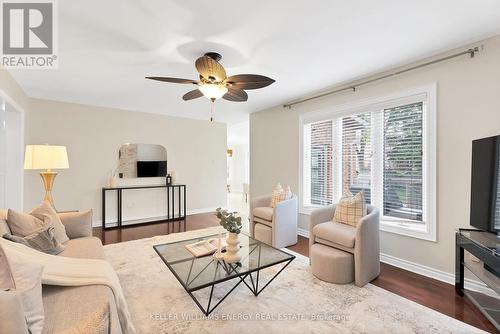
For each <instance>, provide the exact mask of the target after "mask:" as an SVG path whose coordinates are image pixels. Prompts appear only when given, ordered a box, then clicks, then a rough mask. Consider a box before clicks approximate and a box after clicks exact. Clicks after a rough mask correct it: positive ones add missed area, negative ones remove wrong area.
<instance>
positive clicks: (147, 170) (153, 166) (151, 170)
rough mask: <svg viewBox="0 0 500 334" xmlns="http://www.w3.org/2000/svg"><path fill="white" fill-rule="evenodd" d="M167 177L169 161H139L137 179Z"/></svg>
mask: <svg viewBox="0 0 500 334" xmlns="http://www.w3.org/2000/svg"><path fill="white" fill-rule="evenodd" d="M160 176H163V177H164V176H167V161H137V177H160Z"/></svg>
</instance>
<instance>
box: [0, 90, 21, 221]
mask: <svg viewBox="0 0 500 334" xmlns="http://www.w3.org/2000/svg"><path fill="white" fill-rule="evenodd" d="M0 100H4V101H5V102H7V103H8V104H10V105H11V106H12V107H13V108H14V109H15V110H16V111H17V112H20V113H21V124H20V125H21V133H20V135H21V140H20V142H21V147H20V150H21V157H22V159H23V160H22V161H21V166H24V144H25V143H24V137H25V135H24V128H25V124H24V118H25V115H26V111H25V110H24V108H22V107H21V105H20V104H18V103H17V102H16V101H15V100H14V99H13V98H11V97H10V96H9V95H8V94H7V92H5V91H4V90H3V89H0ZM20 181H21V191H20V192H21V203H20V208H19V209H20V211H23V208H24V169H23V170H22V171H21V180H20Z"/></svg>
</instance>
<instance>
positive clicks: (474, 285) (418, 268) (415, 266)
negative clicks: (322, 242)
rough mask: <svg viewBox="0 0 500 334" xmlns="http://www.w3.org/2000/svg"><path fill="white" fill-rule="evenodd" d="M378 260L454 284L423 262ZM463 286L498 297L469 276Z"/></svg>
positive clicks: (448, 276) (387, 257) (389, 257)
mask: <svg viewBox="0 0 500 334" xmlns="http://www.w3.org/2000/svg"><path fill="white" fill-rule="evenodd" d="M297 234H298V235H300V236H302V237H304V238H309V231H308V230H306V229H303V228H299V229H298V233H297ZM380 262H383V263H387V264H390V265H391V266H394V267H398V268H401V269H404V270H407V271H411V272H413V273H416V274H419V275H422V276H426V277H430V278H434V279H436V280H438V281H441V282H444V283H448V284H451V285H455V275H454V274H450V273H447V272H445V271H442V270H439V269H435V268H431V267H428V266H424V265H423V264H419V263H415V262H411V261H408V260H405V259H400V258H398V257H395V256H392V255H388V254H384V253H380ZM465 288H466V289H468V290H472V291H477V292H480V293H484V294H486V295H489V296H492V297H495V298H498V295H497V294H496V293H495V292H494V291H493V290H491V289H490V288H488V287H487V286H486V284H484V283H482V282H479V281H476V280H473V279H470V278H465Z"/></svg>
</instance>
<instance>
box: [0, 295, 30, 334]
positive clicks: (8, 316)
mask: <svg viewBox="0 0 500 334" xmlns="http://www.w3.org/2000/svg"><path fill="white" fill-rule="evenodd" d="M0 310H2V312H0V333H9V334H28V326H27V324H26V319H25V318H24V309H23V301H22V297H21V294H20V293H18V292H17V291H15V290H12V291H3V290H1V289H0Z"/></svg>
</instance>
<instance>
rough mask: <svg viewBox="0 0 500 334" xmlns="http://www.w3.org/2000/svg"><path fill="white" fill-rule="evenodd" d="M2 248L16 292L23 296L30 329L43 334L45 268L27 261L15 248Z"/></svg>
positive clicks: (25, 314)
mask: <svg viewBox="0 0 500 334" xmlns="http://www.w3.org/2000/svg"><path fill="white" fill-rule="evenodd" d="M2 242H9V241H2ZM0 248H1V249H2V250H3V251H2V252H3V254H4V255H5V257H6V259H7V263H8V270H10V272H11V274H12V278H13V281H14V285H15V290H16V292H17V293H20V295H21V299H22V304H23V309H24V317H25V318H26V323H27V324H28V329H29V331H30V333H32V334H39V333H42V330H43V325H44V322H45V315H44V311H43V300H42V272H43V266H41V265H39V264H36V263H33V262H30V261H28V260H26V259H25V257H24V256H22V254H21V253H18V252H17V251H16V250H15V249H14V248H11V247H2V246H1V245H0Z"/></svg>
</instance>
